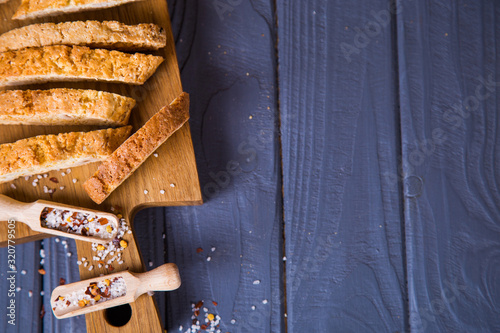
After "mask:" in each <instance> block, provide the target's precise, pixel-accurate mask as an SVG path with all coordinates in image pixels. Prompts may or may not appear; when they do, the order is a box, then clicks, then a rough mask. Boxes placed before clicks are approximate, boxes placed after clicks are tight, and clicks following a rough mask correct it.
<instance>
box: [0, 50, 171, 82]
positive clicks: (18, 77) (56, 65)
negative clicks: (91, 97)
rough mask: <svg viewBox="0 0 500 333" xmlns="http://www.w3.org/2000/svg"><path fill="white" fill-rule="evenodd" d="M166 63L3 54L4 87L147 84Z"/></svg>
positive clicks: (68, 53)
mask: <svg viewBox="0 0 500 333" xmlns="http://www.w3.org/2000/svg"><path fill="white" fill-rule="evenodd" d="M162 62H163V58H162V57H158V56H153V55H146V54H142V53H135V54H128V53H123V52H119V51H109V50H103V49H95V50H93V49H90V48H88V47H85V46H73V47H70V46H65V45H56V46H44V47H35V48H27V49H22V50H17V51H7V52H3V53H0V86H14V85H21V84H32V83H45V82H55V81H86V80H92V81H96V80H97V81H108V82H122V83H128V84H136V85H138V84H143V83H144V82H146V80H147V79H148V78H149V77H150V76H151V75H153V73H154V72H155V71H156V69H157V68H158V66H160V64H161V63H162Z"/></svg>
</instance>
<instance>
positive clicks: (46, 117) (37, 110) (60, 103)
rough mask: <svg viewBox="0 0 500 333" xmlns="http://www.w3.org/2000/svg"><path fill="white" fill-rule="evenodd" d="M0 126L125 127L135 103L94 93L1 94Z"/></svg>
mask: <svg viewBox="0 0 500 333" xmlns="http://www.w3.org/2000/svg"><path fill="white" fill-rule="evenodd" d="M0 101H2V103H0V125H20V124H24V125H99V126H124V125H127V123H128V120H129V117H130V111H131V110H132V108H133V107H134V106H135V103H136V102H135V100H134V99H132V98H129V97H125V96H121V95H117V94H112V93H108V92H103V91H96V90H77V89H51V90H5V91H0Z"/></svg>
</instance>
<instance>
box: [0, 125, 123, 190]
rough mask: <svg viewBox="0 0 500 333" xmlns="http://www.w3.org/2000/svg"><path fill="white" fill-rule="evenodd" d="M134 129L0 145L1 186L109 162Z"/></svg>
mask: <svg viewBox="0 0 500 333" xmlns="http://www.w3.org/2000/svg"><path fill="white" fill-rule="evenodd" d="M131 130H132V126H125V127H120V128H115V129H113V128H110V129H104V130H98V131H92V132H71V133H61V134H58V135H39V136H36V137H32V138H28V139H23V140H19V141H16V142H14V143H6V144H2V145H0V183H4V182H7V181H11V180H14V179H17V178H19V177H23V176H31V175H36V174H39V173H45V172H48V171H51V170H57V169H66V168H73V167H77V166H80V165H84V164H88V163H92V162H99V161H102V160H104V159H106V158H107V157H108V156H110V155H111V153H112V152H113V151H114V150H115V149H116V148H118V146H120V144H121V143H122V142H123V141H125V139H126V138H127V137H128V136H129V135H130V131H131Z"/></svg>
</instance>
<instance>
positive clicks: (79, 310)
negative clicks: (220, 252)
mask: <svg viewBox="0 0 500 333" xmlns="http://www.w3.org/2000/svg"><path fill="white" fill-rule="evenodd" d="M118 277H121V278H123V280H124V281H125V285H126V287H127V291H126V293H125V295H123V296H119V297H117V298H113V299H110V300H106V301H100V302H99V303H96V304H94V305H90V304H88V305H85V306H83V307H80V306H78V305H76V306H75V305H70V306H68V307H66V308H56V300H57V299H59V297H60V296H62V297H64V298H65V299H66V297H68V296H69V295H71V294H72V293H73V292H77V293H79V294H80V293H81V294H84V292H85V290H87V287H89V286H90V285H91V284H92V283H97V282H103V281H105V280H106V279H107V280H109V281H113V279H114V278H118ZM111 283H112V282H111ZM180 285H181V278H180V276H179V269H178V268H177V265H176V264H164V265H162V266H160V267H158V268H155V269H153V270H152V271H149V272H146V273H132V272H129V271H123V272H118V273H113V274H109V275H105V276H100V277H95V278H92V279H88V280H85V281H80V282H75V283H71V284H67V285H62V286H59V287H57V288H56V289H54V291H52V295H51V297H50V304H51V308H52V312H54V315H55V316H56V317H57V318H58V319H62V318H69V317H73V316H78V315H81V314H85V313H90V312H94V311H99V310H104V309H107V308H111V307H115V306H118V305H122V304H126V303H132V302H134V301H135V300H136V299H137V298H138V297H139V296H141V295H142V294H144V293H146V292H148V291H171V290H175V289H177V288H179V287H180ZM57 302H63V303H64V302H65V300H62V301H57ZM54 308H56V309H55V310H54Z"/></svg>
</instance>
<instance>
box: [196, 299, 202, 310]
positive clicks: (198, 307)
mask: <svg viewBox="0 0 500 333" xmlns="http://www.w3.org/2000/svg"><path fill="white" fill-rule="evenodd" d="M202 306H203V301H199V302H198V303H196V305H195V306H194V307H195V308H197V309H200V308H201V307H202Z"/></svg>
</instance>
